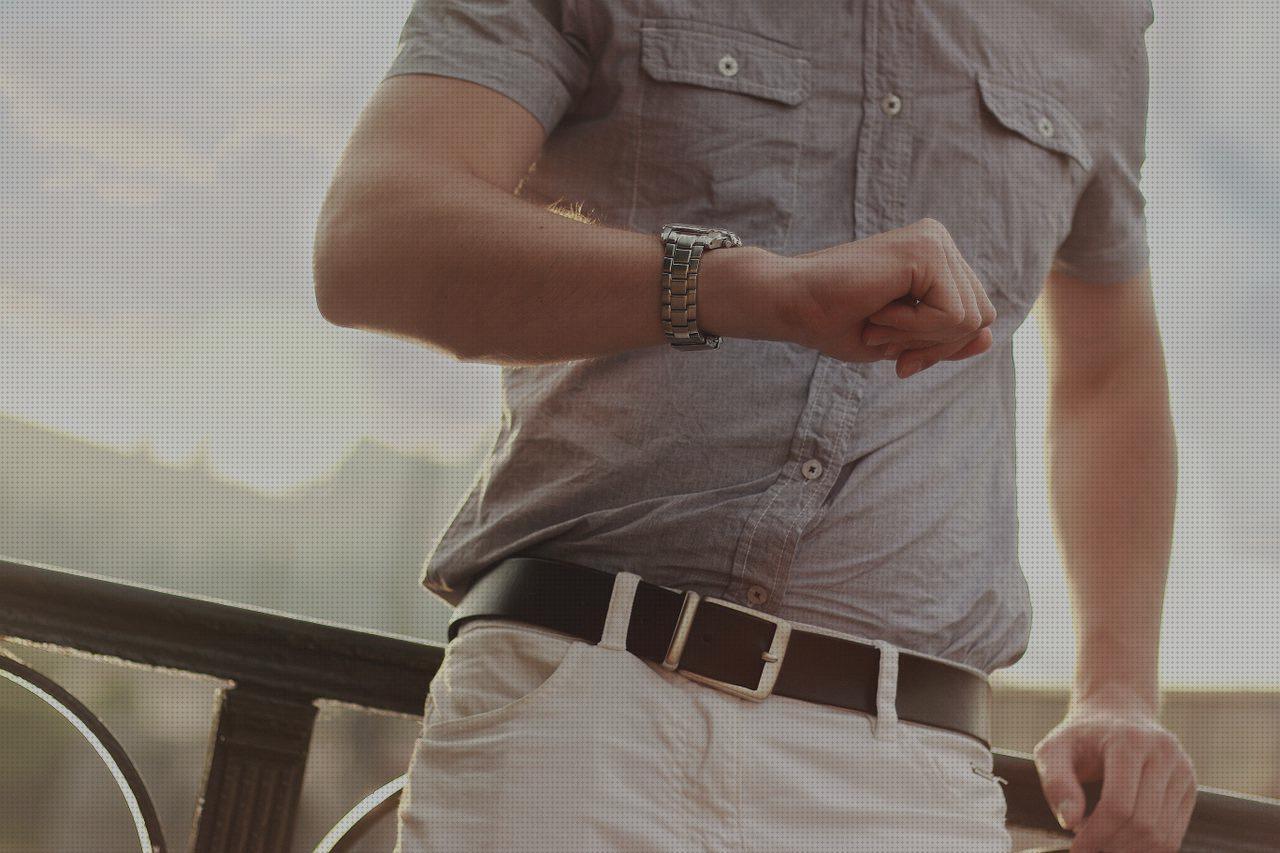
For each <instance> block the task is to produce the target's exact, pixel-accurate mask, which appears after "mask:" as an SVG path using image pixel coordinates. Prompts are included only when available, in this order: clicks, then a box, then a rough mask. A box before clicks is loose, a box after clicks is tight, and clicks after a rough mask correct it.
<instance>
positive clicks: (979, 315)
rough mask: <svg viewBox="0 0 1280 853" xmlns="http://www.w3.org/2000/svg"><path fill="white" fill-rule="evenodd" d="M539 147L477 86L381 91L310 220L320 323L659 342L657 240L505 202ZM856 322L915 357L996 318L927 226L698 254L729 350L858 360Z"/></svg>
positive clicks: (521, 356) (570, 350) (491, 349)
mask: <svg viewBox="0 0 1280 853" xmlns="http://www.w3.org/2000/svg"><path fill="white" fill-rule="evenodd" d="M543 137H544V134H543V130H542V126H541V125H540V124H539V123H538V121H537V120H536V119H535V118H534V117H533V116H532V115H531V114H529V113H528V112H527V111H526V110H525V109H524V108H523V107H522V106H520V105H519V104H517V103H516V102H515V101H512V100H510V99H508V98H507V97H505V96H504V95H501V94H499V93H497V92H494V91H492V90H490V89H488V88H486V87H483V86H480V85H476V84H473V83H470V82H466V81H462V80H456V79H453V78H449V77H441V76H434V75H405V76H399V77H392V78H390V79H388V80H385V81H384V82H383V83H382V84H381V86H380V87H379V88H378V90H377V92H376V93H375V95H374V97H373V99H372V101H371V103H370V104H369V106H368V107H367V108H366V110H365V112H364V114H363V115H362V116H361V118H360V122H359V124H358V125H357V127H356V129H355V131H354V132H353V134H352V137H351V140H350V142H349V143H348V145H347V149H346V151H345V152H344V154H343V157H342V160H341V162H340V163H339V165H338V169H337V174H336V175H335V176H334V179H333V183H332V186H331V187H330V190H329V194H328V196H327V198H326V199H325V203H324V208H323V210H322V211H321V216H320V223H319V226H318V228H317V233H316V242H315V288H316V301H317V304H318V306H319V308H320V311H321V313H322V314H323V315H324V316H325V318H326V319H328V320H329V321H330V322H333V323H336V324H338V325H342V326H350V327H353V328H360V329H365V330H369V331H374V332H380V333H383V334H389V335H393V336H397V337H403V338H407V339H411V340H415V341H421V342H425V343H429V344H432V345H434V346H436V347H438V348H440V349H443V350H445V351H447V352H449V353H451V354H453V355H454V356H455V357H457V358H459V359H462V360H466V361H485V362H491V363H497V364H534V363H540V362H551V361H563V360H569V359H575V358H589V357H594V356H603V355H610V354H613V353H618V352H621V351H623V350H628V349H633V348H638V347H645V346H652V345H663V344H665V338H664V336H663V334H662V326H661V322H660V319H659V317H660V309H659V306H660V304H661V303H660V299H659V294H660V290H659V287H658V282H659V276H660V274H661V268H662V251H661V244H660V243H659V241H658V238H657V235H656V234H654V235H649V234H638V233H634V232H630V231H623V230H618V229H614V228H608V227H605V226H603V225H599V224H595V223H590V222H583V221H578V220H576V219H574V218H571V217H567V216H564V215H560V214H558V213H555V212H552V211H549V210H547V209H545V208H542V207H539V206H537V205H534V204H531V203H529V202H528V201H526V200H524V199H521V198H519V197H517V196H515V195H514V191H515V188H516V187H517V185H518V183H519V181H520V179H521V178H522V177H523V176H524V175H525V174H526V172H527V171H528V168H529V165H530V163H532V162H534V161H535V160H536V158H537V156H538V153H539V151H540V149H541V146H542V143H543V141H544V140H543ZM700 224H707V225H715V224H717V223H700ZM748 236H749V235H748ZM907 297H909V299H908V300H907V301H908V302H909V303H910V304H909V305H908V304H897V303H898V300H900V299H904V298H907ZM877 312H878V313H877ZM873 314H875V315H876V318H877V319H876V322H877V323H881V324H887V325H885V326H883V327H882V328H887V329H890V330H892V329H894V328H897V329H906V330H910V335H909V336H908V337H909V339H910V340H912V341H913V342H914V345H918V346H921V347H928V349H926V350H924V352H923V354H924V355H926V356H928V357H929V360H930V363H932V361H933V360H936V359H941V358H944V357H945V358H955V359H959V358H968V357H971V356H975V355H978V354H980V353H982V352H984V351H985V350H986V349H987V348H988V347H989V346H990V344H991V333H990V332H989V331H988V330H987V328H986V327H987V326H988V325H990V323H991V322H992V320H994V319H995V310H994V308H993V307H992V306H991V302H990V300H989V299H987V296H986V292H985V291H984V290H983V287H982V284H981V283H980V282H979V281H978V279H977V277H976V276H975V275H974V274H973V271H972V270H971V269H970V268H969V266H968V264H967V263H965V262H964V260H963V259H962V258H960V257H959V252H958V250H957V249H956V247H955V244H954V242H953V241H952V240H951V237H950V235H949V234H948V233H947V231H946V229H945V228H943V227H942V226H941V225H940V224H939V223H936V222H931V221H929V220H922V221H920V222H917V223H914V224H912V225H908V226H906V227H903V228H898V229H895V230H893V231H888V232H885V233H884V234H877V235H875V236H874V237H870V238H868V239H865V240H859V241H856V242H851V243H844V244H840V245H836V246H831V247H828V248H826V249H823V250H821V251H818V252H811V253H809V254H807V255H800V256H796V257H784V256H781V255H776V254H773V253H771V252H769V251H766V250H765V249H762V248H758V247H753V246H747V247H743V248H738V249H720V250H715V251H712V252H710V253H708V254H707V255H706V256H705V257H704V260H703V264H702V269H701V271H700V274H699V281H698V324H699V326H700V327H701V328H702V329H703V330H705V331H709V332H713V333H715V334H718V335H723V336H726V337H730V338H754V339H758V340H780V341H792V342H795V343H799V344H801V345H803V346H807V347H811V348H813V349H817V350H820V351H822V352H824V353H828V354H830V355H832V356H833V357H836V358H841V359H845V360H848V361H864V362H865V361H875V360H878V359H881V358H885V357H886V349H885V346H884V345H883V343H880V344H866V343H864V342H863V340H862V333H863V331H864V330H865V329H866V328H868V327H869V325H871V324H870V323H869V322H868V320H869V318H870V317H871V316H872V315H873ZM906 360H907V356H905V355H904V356H903V357H902V358H901V359H900V360H899V375H900V376H904V377H905V376H907V375H910V373H911V372H912V371H911V368H910V367H909V366H906V364H907V362H906Z"/></svg>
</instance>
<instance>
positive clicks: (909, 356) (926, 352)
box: [898, 340, 969, 379]
mask: <svg viewBox="0 0 1280 853" xmlns="http://www.w3.org/2000/svg"><path fill="white" fill-rule="evenodd" d="M968 345H969V341H968V340H959V341H953V342H951V343H945V344H934V345H933V346H929V347H924V348H921V349H914V350H908V351H907V352H905V353H904V354H903V355H902V357H901V358H900V359H899V360H898V378H900V379H906V378H907V377H909V376H912V375H914V374H916V373H919V372H921V371H922V370H928V369H929V368H930V367H932V366H933V365H935V364H937V363H938V362H939V361H942V360H943V359H945V358H947V357H948V356H951V355H954V354H955V353H957V352H959V351H960V350H961V349H963V348H964V347H966V346H968Z"/></svg>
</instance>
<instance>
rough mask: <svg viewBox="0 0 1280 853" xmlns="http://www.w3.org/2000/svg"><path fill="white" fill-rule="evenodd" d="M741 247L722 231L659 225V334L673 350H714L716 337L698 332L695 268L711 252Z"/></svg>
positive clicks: (696, 270)
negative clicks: (660, 294) (660, 229)
mask: <svg viewBox="0 0 1280 853" xmlns="http://www.w3.org/2000/svg"><path fill="white" fill-rule="evenodd" d="M741 245H742V241H741V240H739V239H738V235H737V234H734V233H733V232H732V231H726V230H724V229H723V228H700V227H698V226H697V225H678V224H671V225H664V226H662V247H663V249H664V255H663V258H662V331H664V332H665V333H666V335H667V340H668V341H670V342H671V345H672V346H673V347H675V348H676V349H680V350H686V349H715V348H716V347H718V346H720V336H719V335H713V334H711V333H710V332H705V331H701V330H699V329H698V267H699V266H700V265H701V262H702V255H703V253H704V252H708V251H710V250H711V249H719V248H729V249H732V248H736V247H738V246H741Z"/></svg>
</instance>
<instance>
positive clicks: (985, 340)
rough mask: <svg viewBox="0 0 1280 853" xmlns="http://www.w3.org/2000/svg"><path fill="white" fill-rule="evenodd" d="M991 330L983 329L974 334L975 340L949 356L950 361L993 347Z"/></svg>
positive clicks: (980, 352)
mask: <svg viewBox="0 0 1280 853" xmlns="http://www.w3.org/2000/svg"><path fill="white" fill-rule="evenodd" d="M991 343H992V338H991V330H990V329H983V330H982V331H980V332H978V333H977V334H976V335H974V336H973V340H971V341H969V343H967V344H965V345H964V346H962V347H961V348H960V349H958V350H956V351H955V352H954V353H952V354H951V355H949V356H947V360H948V361H959V360H960V359H962V358H971V357H973V356H975V355H981V354H982V353H984V352H986V351H987V350H989V349H991Z"/></svg>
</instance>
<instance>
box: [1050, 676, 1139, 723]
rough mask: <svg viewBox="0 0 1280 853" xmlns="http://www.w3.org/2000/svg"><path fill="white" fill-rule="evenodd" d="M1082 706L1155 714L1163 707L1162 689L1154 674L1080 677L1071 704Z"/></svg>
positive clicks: (1074, 688) (1072, 705)
mask: <svg viewBox="0 0 1280 853" xmlns="http://www.w3.org/2000/svg"><path fill="white" fill-rule="evenodd" d="M1080 706H1090V707H1103V708H1107V709H1109V710H1113V711H1118V712H1122V713H1132V714H1138V715H1142V716H1151V717H1154V716H1156V715H1157V714H1158V713H1159V710H1160V691H1159V688H1158V687H1157V686H1156V684H1155V679H1154V678H1150V679H1146V678H1140V679H1117V678H1114V677H1110V678H1105V679H1084V678H1077V679H1076V684H1075V686H1074V687H1073V688H1072V690H1071V707H1072V708H1077V707H1080Z"/></svg>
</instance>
